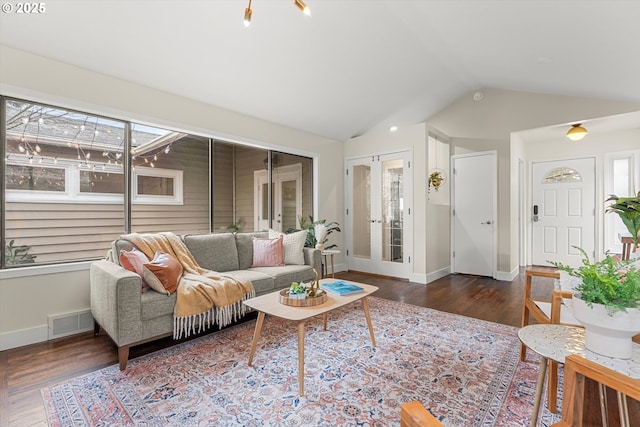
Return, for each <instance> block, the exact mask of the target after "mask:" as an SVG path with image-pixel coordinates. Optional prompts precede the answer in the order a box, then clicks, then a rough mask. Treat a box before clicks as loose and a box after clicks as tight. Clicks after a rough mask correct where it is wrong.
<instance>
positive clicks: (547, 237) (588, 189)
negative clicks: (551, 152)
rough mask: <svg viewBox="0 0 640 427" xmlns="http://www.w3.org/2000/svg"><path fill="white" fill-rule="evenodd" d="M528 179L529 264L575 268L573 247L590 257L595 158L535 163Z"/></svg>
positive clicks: (577, 262)
mask: <svg viewBox="0 0 640 427" xmlns="http://www.w3.org/2000/svg"><path fill="white" fill-rule="evenodd" d="M531 180H532V193H531V194H532V203H531V205H532V210H531V213H532V215H531V219H532V252H531V263H532V264H533V265H548V264H549V263H548V261H557V262H562V263H564V264H568V265H571V266H575V267H577V266H578V265H580V260H581V259H582V257H581V255H580V252H579V251H578V250H577V249H576V248H575V247H574V246H578V247H580V248H582V249H584V250H585V251H586V252H587V254H588V255H589V257H594V256H595V159H593V158H587V159H573V160H562V161H551V162H536V163H533V164H532V166H531Z"/></svg>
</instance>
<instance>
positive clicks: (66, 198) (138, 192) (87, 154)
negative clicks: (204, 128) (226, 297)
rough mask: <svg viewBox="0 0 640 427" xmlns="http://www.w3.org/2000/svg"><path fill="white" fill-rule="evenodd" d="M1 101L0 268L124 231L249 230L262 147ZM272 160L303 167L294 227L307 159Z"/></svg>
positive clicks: (97, 245)
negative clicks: (2, 114)
mask: <svg viewBox="0 0 640 427" xmlns="http://www.w3.org/2000/svg"><path fill="white" fill-rule="evenodd" d="M0 100H1V101H2V102H3V103H4V106H5V114H4V116H3V117H2V118H1V119H0V124H1V125H2V131H3V132H2V135H4V140H3V141H2V147H3V154H4V169H3V171H4V177H3V178H4V186H2V188H1V191H2V193H3V197H2V200H4V204H3V205H2V207H1V209H2V212H1V213H2V221H3V222H4V224H3V225H4V227H2V228H0V232H1V233H2V235H1V238H2V239H1V240H0V241H3V242H4V245H2V255H3V256H2V268H12V267H20V266H25V265H34V264H54V263H63V262H70V261H81V260H91V259H98V258H103V257H104V256H105V254H106V253H107V251H108V250H109V249H110V247H111V242H112V241H113V240H115V239H117V238H118V237H119V236H120V235H122V234H125V233H130V232H138V233H151V232H160V231H172V232H174V233H176V234H178V235H183V234H192V233H209V232H229V231H251V230H252V229H253V228H254V227H253V225H254V224H253V223H254V221H253V220H252V217H253V216H254V211H255V210H254V191H255V190H254V188H253V176H254V171H256V170H262V171H265V172H266V171H267V170H268V168H269V165H268V162H267V161H266V159H267V158H268V156H269V155H271V154H270V152H269V150H266V149H260V148H255V147H248V146H244V145H242V144H234V143H227V142H219V141H215V142H213V140H211V139H210V138H208V137H204V136H199V135H191V134H187V133H183V132H176V131H172V130H168V129H162V128H158V127H154V126H149V125H146V124H140V123H134V122H129V121H126V120H117V119H112V118H107V117H102V116H98V115H94V114H88V113H83V112H79V111H74V110H70V109H65V108H60V107H55V106H49V105H43V104H39V103H33V102H29V101H24V100H18V99H12V98H6V97H0ZM273 158H274V162H273V164H272V165H271V167H272V168H273V169H274V170H275V169H278V170H279V168H282V167H284V166H285V165H292V164H297V165H299V167H301V170H302V175H301V178H300V179H299V180H298V183H297V185H298V186H299V190H300V191H298V193H296V194H297V196H296V199H295V200H296V201H297V202H298V204H300V203H301V206H302V210H301V211H300V209H298V210H297V211H292V212H295V213H293V214H291V215H289V216H290V217H291V218H292V220H291V221H290V222H291V224H288V223H287V224H288V225H290V226H293V224H294V223H295V216H296V215H298V214H299V213H300V212H302V214H303V215H310V214H311V212H312V203H311V200H312V196H311V189H312V188H313V185H312V181H311V176H312V174H311V165H312V163H313V161H312V159H310V158H308V157H301V156H293V155H289V154H286V153H277V156H276V155H274V157H273ZM127 185H128V186H129V188H127ZM285 190H286V188H285ZM265 194H267V193H265ZM283 194H289V192H285V193H283ZM278 201H280V199H278ZM285 201H286V202H288V201H289V199H286V200H285ZM273 203H276V200H269V199H268V198H267V199H265V206H264V210H265V212H273V208H269V207H268V206H267V205H268V204H273ZM286 206H287V207H288V206H289V205H286ZM283 212H284V211H283ZM287 212H288V211H287ZM285 213H286V212H285ZM274 221H276V220H274ZM263 225H264V227H265V228H266V227H269V226H273V224H271V223H270V222H269V221H266V222H264V224H263ZM261 228H262V227H261Z"/></svg>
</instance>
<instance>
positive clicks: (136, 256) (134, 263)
mask: <svg viewBox="0 0 640 427" xmlns="http://www.w3.org/2000/svg"><path fill="white" fill-rule="evenodd" d="M148 262H149V258H147V256H146V255H145V254H143V253H142V252H141V251H139V250H138V249H136V248H133V249H131V250H130V251H128V252H127V251H125V250H121V251H120V265H121V266H123V267H124V268H126V269H127V270H129V271H132V272H134V273H136V274H137V275H138V276H140V281H141V282H142V287H141V289H140V290H141V291H142V292H147V291H148V290H149V285H148V284H147V282H146V281H145V280H144V274H143V271H142V266H143V265H144V264H146V263H148Z"/></svg>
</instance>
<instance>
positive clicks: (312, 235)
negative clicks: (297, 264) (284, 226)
mask: <svg viewBox="0 0 640 427" xmlns="http://www.w3.org/2000/svg"><path fill="white" fill-rule="evenodd" d="M308 219H309V222H307V218H305V217H303V216H301V217H300V218H298V222H299V223H300V228H299V229H296V228H290V229H289V230H287V233H295V232H296V231H300V230H307V240H306V241H305V243H304V246H305V247H307V248H315V247H316V244H318V243H321V244H322V245H323V249H332V248H337V247H338V245H335V244H333V245H329V246H324V244H325V243H326V242H327V240H328V236H329V234H331V233H333V232H338V233H339V232H340V231H341V230H340V224H338V223H337V222H334V221H327V220H326V219H319V220H317V221H314V220H313V216H311V215H309V217H308ZM320 225H322V226H324V227H316V226H320ZM316 228H318V229H319V230H320V229H323V232H324V238H323V239H322V240H321V241H320V242H318V240H317V239H316Z"/></svg>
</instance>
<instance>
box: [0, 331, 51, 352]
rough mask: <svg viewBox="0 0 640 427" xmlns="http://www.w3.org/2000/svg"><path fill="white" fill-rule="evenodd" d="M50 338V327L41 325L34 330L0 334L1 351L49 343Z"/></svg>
mask: <svg viewBox="0 0 640 427" xmlns="http://www.w3.org/2000/svg"><path fill="white" fill-rule="evenodd" d="M48 338H49V326H48V325H40V326H36V327H33V328H28V329H20V330H18V331H11V332H6V333H4V334H0V351H2V350H8V349H10V348H16V347H22V346H23V345H29V344H35V343H37V342H42V341H47V339H48Z"/></svg>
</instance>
